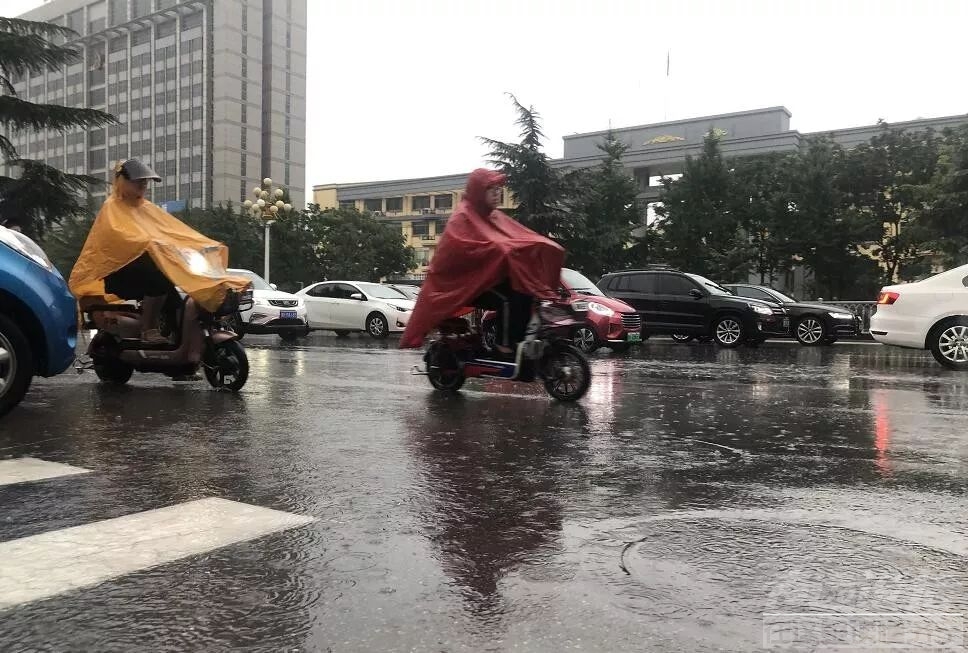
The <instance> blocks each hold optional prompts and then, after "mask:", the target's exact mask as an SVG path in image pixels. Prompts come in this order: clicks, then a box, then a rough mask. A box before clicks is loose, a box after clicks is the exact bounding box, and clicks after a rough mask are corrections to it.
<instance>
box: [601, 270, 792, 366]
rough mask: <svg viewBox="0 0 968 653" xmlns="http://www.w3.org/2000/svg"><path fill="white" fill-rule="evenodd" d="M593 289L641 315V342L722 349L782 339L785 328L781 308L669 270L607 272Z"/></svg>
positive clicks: (694, 275)
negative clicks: (678, 339)
mask: <svg viewBox="0 0 968 653" xmlns="http://www.w3.org/2000/svg"><path fill="white" fill-rule="evenodd" d="M598 287H599V288H600V289H601V290H602V292H604V293H605V294H606V295H608V296H609V297H615V298H616V299H621V300H622V301H624V302H625V303H627V304H629V305H631V306H632V308H634V309H635V310H636V311H637V312H638V314H639V315H641V316H642V335H643V337H645V336H647V335H652V334H658V333H664V334H674V335H681V336H698V337H703V336H708V337H712V338H713V340H715V341H716V343H717V344H718V345H720V346H722V347H738V346H740V345H741V344H743V343H747V344H750V345H757V344H759V343H761V342H763V340H765V339H766V337H767V336H770V335H785V334H786V333H788V331H789V328H790V324H789V322H788V321H786V316H785V313H784V310H783V308H782V307H780V306H777V305H772V304H769V303H767V302H762V301H758V300H755V299H746V298H743V297H737V296H735V295H733V294H732V293H730V292H729V291H728V290H726V289H725V288H723V287H722V286H720V285H719V284H717V283H714V282H712V281H710V280H709V279H706V278H705V277H701V276H699V275H698V274H689V273H687V272H680V271H679V270H673V269H649V270H627V271H624V272H610V273H609V274H606V275H605V276H603V277H602V278H601V280H600V281H599V282H598Z"/></svg>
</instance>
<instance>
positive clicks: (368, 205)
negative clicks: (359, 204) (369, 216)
mask: <svg viewBox="0 0 968 653" xmlns="http://www.w3.org/2000/svg"><path fill="white" fill-rule="evenodd" d="M363 210H365V211H382V210H383V200H382V199H368V200H363Z"/></svg>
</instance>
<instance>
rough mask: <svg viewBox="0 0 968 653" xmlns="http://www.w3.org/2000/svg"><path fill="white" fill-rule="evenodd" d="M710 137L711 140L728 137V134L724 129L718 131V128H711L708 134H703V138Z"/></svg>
mask: <svg viewBox="0 0 968 653" xmlns="http://www.w3.org/2000/svg"><path fill="white" fill-rule="evenodd" d="M708 136H712V137H713V138H722V137H723V136H729V132H728V131H726V130H725V129H720V128H719V127H713V128H712V129H710V130H709V131H708V132H706V133H705V134H703V137H708Z"/></svg>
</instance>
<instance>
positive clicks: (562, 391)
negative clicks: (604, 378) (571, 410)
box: [541, 344, 592, 401]
mask: <svg viewBox="0 0 968 653" xmlns="http://www.w3.org/2000/svg"><path fill="white" fill-rule="evenodd" d="M541 371H542V376H543V377H544V387H545V390H547V391H548V394H549V395H551V396H552V397H554V398H555V399H557V400H558V401H578V400H579V399H581V398H582V397H583V396H584V395H585V393H586V392H588V388H589V386H590V385H591V381H592V373H591V368H590V367H589V366H588V360H587V359H586V358H585V356H584V354H582V353H581V352H580V351H579V350H578V349H577V348H576V347H575V346H573V345H560V344H559V345H554V346H553V347H552V348H551V350H550V351H549V352H548V353H547V355H546V356H545V358H544V360H543V361H542V365H541Z"/></svg>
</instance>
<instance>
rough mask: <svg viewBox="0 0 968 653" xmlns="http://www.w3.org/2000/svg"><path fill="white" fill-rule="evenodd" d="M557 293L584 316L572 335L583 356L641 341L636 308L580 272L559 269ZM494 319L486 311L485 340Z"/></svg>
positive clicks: (491, 329) (620, 349) (491, 312)
mask: <svg viewBox="0 0 968 653" xmlns="http://www.w3.org/2000/svg"><path fill="white" fill-rule="evenodd" d="M560 291H561V297H562V299H563V300H564V301H565V302H568V303H569V304H571V305H572V307H573V308H574V309H575V310H577V311H579V312H584V313H585V315H586V319H585V323H584V324H582V325H579V326H577V327H575V331H574V333H573V334H572V336H573V338H574V340H575V346H577V347H578V348H579V349H581V350H582V351H583V352H584V353H586V354H590V353H591V352H593V351H595V350H596V349H598V348H599V347H609V348H610V349H611V350H612V351H614V352H624V351H627V350H628V348H629V347H631V346H632V344H633V343H637V342H641V341H642V318H641V317H640V316H639V314H638V313H637V312H636V311H635V309H633V308H632V307H631V306H629V305H628V304H626V303H625V302H623V301H622V300H620V299H615V298H613V297H608V296H606V295H605V294H604V293H602V291H601V290H599V289H598V287H597V286H595V284H594V283H592V282H591V281H590V280H589V279H588V278H587V277H585V276H584V275H583V274H581V273H580V272H576V271H575V270H569V269H568V268H562V270H561V288H560ZM494 318H495V313H494V312H493V311H488V312H487V313H485V314H484V317H483V320H482V322H481V327H482V330H483V332H484V337H485V339H486V340H488V341H490V340H493V337H494V335H493V334H494Z"/></svg>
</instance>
